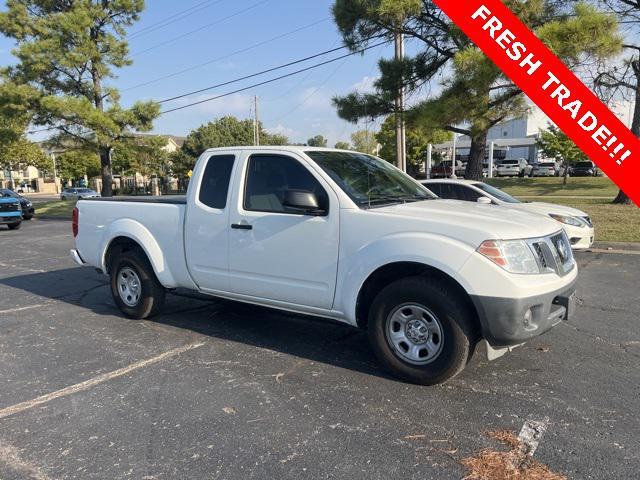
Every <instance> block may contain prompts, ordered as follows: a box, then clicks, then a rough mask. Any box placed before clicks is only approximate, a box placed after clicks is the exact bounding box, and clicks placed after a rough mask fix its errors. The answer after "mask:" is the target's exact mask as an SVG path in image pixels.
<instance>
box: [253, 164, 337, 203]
mask: <svg viewBox="0 0 640 480" xmlns="http://www.w3.org/2000/svg"><path fill="white" fill-rule="evenodd" d="M288 190H303V191H306V192H312V193H314V194H315V195H316V198H317V199H318V204H319V206H320V208H322V209H323V210H328V207H329V197H328V195H327V192H325V190H324V188H322V186H321V185H320V183H319V182H318V180H316V179H315V177H314V176H313V175H311V173H310V172H309V171H308V170H307V169H306V168H305V167H304V166H303V165H302V164H301V163H300V162H298V161H297V160H295V159H293V158H290V157H286V156H283V155H269V154H264V155H252V156H251V157H250V158H249V166H248V168H247V182H246V185H245V192H244V208H245V209H246V210H253V211H258V212H275V213H299V212H297V211H294V210H289V209H288V208H287V207H286V206H284V205H283V200H284V196H285V193H286V192H287V191H288Z"/></svg>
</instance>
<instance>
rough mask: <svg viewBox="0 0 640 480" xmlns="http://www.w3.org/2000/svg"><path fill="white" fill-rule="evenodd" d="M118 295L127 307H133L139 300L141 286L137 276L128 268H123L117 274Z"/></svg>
mask: <svg viewBox="0 0 640 480" xmlns="http://www.w3.org/2000/svg"><path fill="white" fill-rule="evenodd" d="M117 287H118V295H119V296H120V299H121V300H122V301H123V302H124V304H125V305H127V306H128V307H135V306H136V305H137V304H138V301H139V300H140V293H141V292H142V286H141V285H140V278H139V277H138V274H137V273H136V272H134V271H133V269H131V268H129V267H125V268H123V269H121V270H120V272H118V280H117Z"/></svg>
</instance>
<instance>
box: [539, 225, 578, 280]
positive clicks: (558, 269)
mask: <svg viewBox="0 0 640 480" xmlns="http://www.w3.org/2000/svg"><path fill="white" fill-rule="evenodd" d="M528 243H529V246H530V247H531V249H532V250H533V252H534V254H535V256H536V260H537V262H538V266H539V267H540V271H541V272H548V273H551V272H555V273H557V274H558V275H561V276H562V275H565V274H567V273H569V272H570V271H571V270H572V269H573V266H574V263H575V262H574V259H573V252H572V251H571V245H570V242H569V239H568V238H567V235H566V234H565V233H564V232H560V233H556V234H554V235H550V236H548V237H544V238H536V239H532V240H529V241H528Z"/></svg>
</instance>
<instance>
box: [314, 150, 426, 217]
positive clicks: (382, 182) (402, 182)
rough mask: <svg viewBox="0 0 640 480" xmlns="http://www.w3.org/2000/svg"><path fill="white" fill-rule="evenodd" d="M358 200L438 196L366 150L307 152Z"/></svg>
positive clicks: (375, 202) (367, 203)
mask: <svg viewBox="0 0 640 480" xmlns="http://www.w3.org/2000/svg"><path fill="white" fill-rule="evenodd" d="M305 153H306V154H307V155H308V156H309V157H311V159H312V160H313V161H315V162H316V163H317V164H318V165H319V166H320V168H322V169H323V170H324V171H325V172H326V173H327V174H328V175H329V176H330V177H331V178H332V179H333V181H334V182H336V183H337V184H338V186H339V187H340V188H341V189H342V190H343V191H344V192H345V193H346V194H347V195H349V197H350V198H351V199H352V200H353V201H354V202H356V203H357V204H358V206H359V207H362V208H369V207H373V206H382V205H388V204H393V203H406V202H416V201H420V200H431V199H434V198H436V197H435V195H433V194H432V193H431V192H429V190H427V189H426V188H425V187H423V186H422V185H420V184H419V183H417V182H416V181H415V180H413V179H412V178H411V177H409V176H408V175H406V174H404V173H402V172H401V171H399V170H397V169H396V168H394V167H393V166H392V165H391V164H390V163H388V162H385V161H384V160H380V159H379V158H376V157H373V156H371V155H365V154H363V153H356V152H354V153H351V152H335V151H308V152H305Z"/></svg>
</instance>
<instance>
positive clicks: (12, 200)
mask: <svg viewBox="0 0 640 480" xmlns="http://www.w3.org/2000/svg"><path fill="white" fill-rule="evenodd" d="M0 203H20V201H19V200H18V199H17V198H13V197H0Z"/></svg>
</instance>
